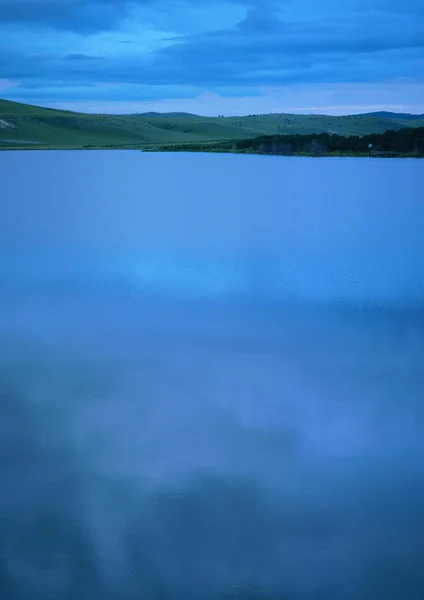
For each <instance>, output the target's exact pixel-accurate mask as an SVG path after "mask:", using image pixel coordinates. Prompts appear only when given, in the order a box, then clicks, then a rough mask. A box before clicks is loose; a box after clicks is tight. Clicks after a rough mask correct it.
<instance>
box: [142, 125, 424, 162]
mask: <svg viewBox="0 0 424 600" xmlns="http://www.w3.org/2000/svg"><path fill="white" fill-rule="evenodd" d="M145 149H146V150H150V151H151V150H156V151H162V152H164V151H171V152H239V153H256V154H279V155H286V156H290V155H301V154H308V155H316V156H318V155H326V154H327V155H328V154H333V155H337V154H339V155H349V154H352V155H368V154H371V155H379V153H381V154H382V155H385V154H391V153H392V154H400V155H405V156H424V127H417V128H412V127H408V128H405V129H399V130H396V131H394V130H389V131H386V132H384V133H372V134H368V135H363V136H359V135H351V136H343V135H338V134H331V133H311V134H276V135H263V136H259V137H255V138H252V139H247V140H228V141H221V142H192V143H187V142H182V143H180V144H165V145H157V146H155V147H146V148H145Z"/></svg>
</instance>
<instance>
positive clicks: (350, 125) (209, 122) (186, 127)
mask: <svg viewBox="0 0 424 600" xmlns="http://www.w3.org/2000/svg"><path fill="white" fill-rule="evenodd" d="M419 126H424V117H422V118H413V119H411V118H410V116H409V115H400V116H399V118H397V117H396V116H394V115H393V114H390V115H387V116H385V115H384V113H383V114H382V113H379V114H376V115H372V114H371V115H350V116H341V117H335V116H326V115H289V114H269V115H252V116H247V117H201V116H198V115H191V114H184V113H168V114H160V113H146V114H139V115H100V114H85V113H76V112H71V111H64V110H54V109H49V108H43V107H38V106H32V105H28V104H21V103H18V102H11V101H8V100H0V149H23V148H31V149H48V148H63V149H66V148H84V147H91V148H116V147H126V148H139V147H143V146H144V145H152V144H153V145H156V144H158V145H160V144H173V143H176V144H181V143H194V142H197V143H203V142H213V141H226V140H243V139H251V138H254V137H257V136H261V135H272V134H311V133H323V132H327V133H337V134H339V135H365V134H369V133H382V132H384V131H387V130H388V129H402V128H404V127H419Z"/></svg>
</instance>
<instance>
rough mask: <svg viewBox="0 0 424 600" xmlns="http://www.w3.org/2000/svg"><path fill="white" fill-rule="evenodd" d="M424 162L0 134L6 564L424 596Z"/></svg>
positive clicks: (23, 591) (25, 584)
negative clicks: (93, 144)
mask: <svg viewBox="0 0 424 600" xmlns="http://www.w3.org/2000/svg"><path fill="white" fill-rule="evenodd" d="M423 181H424V162H422V161H419V160H406V159H373V160H370V159H365V158H364V159H360V158H356V159H348V158H340V159H334V158H295V157H293V158H292V157H286V158H283V157H262V156H240V155H220V154H185V153H181V154H160V153H151V154H149V153H141V152H130V151H128V152H127V151H120V152H114V151H106V152H101V151H100V152H98V151H86V152H79V151H72V152H71V151H70V152H50V151H28V152H2V153H0V182H1V196H0V208H1V218H0V292H1V293H0V395H1V398H0V489H1V490H2V494H1V497H0V515H1V516H2V519H0V588H1V589H2V590H3V589H4V590H5V591H6V596H5V597H8V598H11V599H15V598H22V597H28V595H29V594H31V597H32V598H33V599H34V600H38V599H40V600H46V599H47V598H54V599H55V600H61V599H62V598H66V599H68V598H69V599H70V598H72V599H80V598H81V599H85V598H87V600H88V599H90V600H93V599H96V598H102V599H105V598H106V599H108V598H110V599H112V598H117V597H119V598H125V599H126V600H133V599H136V598H140V597H143V598H147V599H150V598H152V599H156V598H159V597H160V598H163V599H168V598H169V599H170V600H171V599H172V600H173V599H174V598H178V599H179V598H183V597H184V598H188V599H193V600H194V599H197V598H199V597H202V598H210V599H211V600H212V599H215V598H224V597H225V598H229V597H237V598H241V597H246V594H251V596H250V597H253V596H252V594H253V595H254V594H256V595H255V598H264V599H265V600H268V599H271V598H272V599H273V600H275V599H276V598H279V599H280V598H281V599H282V600H283V599H286V598H287V599H291V598H296V599H300V600H318V599H320V600H321V599H322V600H324V599H325V600H336V599H337V600H339V599H341V598H342V599H343V600H357V599H358V600H359V599H361V600H376V599H380V598H381V599H383V598H384V599H385V600H391V599H398V598H408V600H415V599H416V600H422V598H423V597H424V574H423V569H422V556H424V545H423V540H424V508H423V507H424V403H423V398H424V367H423V365H424V243H423V241H422V237H423V233H422V232H423V230H424V202H423V194H422V188H423Z"/></svg>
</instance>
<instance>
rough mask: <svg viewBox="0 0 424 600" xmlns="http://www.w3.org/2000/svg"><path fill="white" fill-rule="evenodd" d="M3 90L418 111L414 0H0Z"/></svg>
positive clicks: (114, 100)
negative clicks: (316, 0) (317, 0)
mask: <svg viewBox="0 0 424 600" xmlns="http://www.w3.org/2000/svg"><path fill="white" fill-rule="evenodd" d="M0 96H1V97H3V98H8V99H11V100H19V101H24V102H30V103H35V104H42V105H47V106H52V107H60V108H71V109H82V110H87V111H100V112H106V111H110V112H133V111H142V110H160V111H166V110H186V111H192V112H197V113H201V114H211V115H213V114H249V113H258V112H282V111H292V112H327V113H331V114H343V113H352V112H367V111H370V110H393V111H408V112H416V113H420V112H424V100H423V99H424V3H423V2H422V0H343V2H341V1H340V0H320V2H315V1H313V0H0Z"/></svg>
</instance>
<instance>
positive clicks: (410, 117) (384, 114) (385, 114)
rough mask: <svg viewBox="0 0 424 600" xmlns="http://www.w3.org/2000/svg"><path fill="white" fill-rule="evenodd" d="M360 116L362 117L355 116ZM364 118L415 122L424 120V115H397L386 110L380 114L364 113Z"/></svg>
mask: <svg viewBox="0 0 424 600" xmlns="http://www.w3.org/2000/svg"><path fill="white" fill-rule="evenodd" d="M355 116H360V115H355ZM362 116H365V117H383V119H403V120H405V121H406V120H413V119H424V114H422V115H414V114H411V113H396V112H387V111H385V110H381V111H379V112H370V113H363V114H362Z"/></svg>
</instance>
